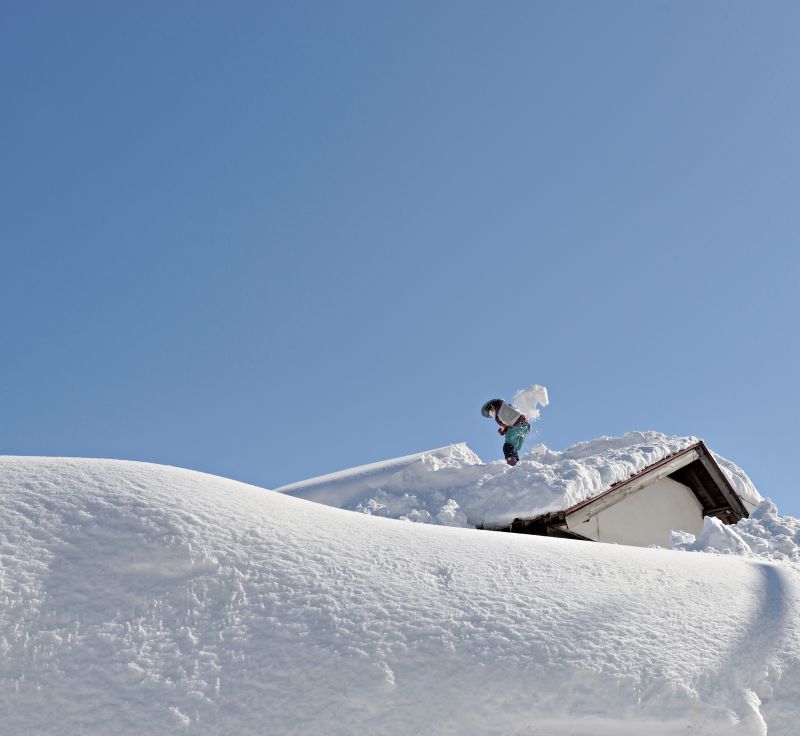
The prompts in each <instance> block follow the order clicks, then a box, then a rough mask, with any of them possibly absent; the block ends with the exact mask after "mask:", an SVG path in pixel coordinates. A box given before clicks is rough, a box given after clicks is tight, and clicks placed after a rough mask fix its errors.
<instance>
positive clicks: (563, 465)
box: [277, 386, 763, 526]
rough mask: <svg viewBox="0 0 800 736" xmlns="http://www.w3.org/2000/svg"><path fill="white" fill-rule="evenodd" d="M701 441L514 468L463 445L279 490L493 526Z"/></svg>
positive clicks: (563, 503)
mask: <svg viewBox="0 0 800 736" xmlns="http://www.w3.org/2000/svg"><path fill="white" fill-rule="evenodd" d="M533 388H534V389H538V388H540V387H538V386H534V387H533ZM529 391H530V389H529ZM545 398H546V397H545ZM695 442H697V438H696V437H670V436H667V435H664V434H660V433H659V432H631V433H629V434H626V435H623V436H622V437H601V438H599V439H596V440H593V441H591V442H582V443H579V444H577V445H574V446H573V447H570V448H568V449H567V450H564V451H563V452H557V451H554V450H550V449H548V448H547V447H545V446H544V445H537V446H535V447H534V448H533V449H532V450H531V451H530V452H529V453H527V454H523V455H522V457H521V459H520V462H519V463H518V464H517V465H516V466H515V467H513V468H511V467H509V466H508V465H506V463H505V462H504V461H502V460H498V461H496V462H490V463H483V462H482V461H481V459H480V458H479V457H478V456H477V455H476V454H475V453H474V452H472V451H471V450H470V449H469V448H468V447H467V446H466V445H465V444H459V445H452V446H450V447H443V448H439V449H437V450H431V451H430V452H423V453H419V454H417V455H409V456H407V457H403V458H398V459H397V460H392V461H387V462H382V463H375V464H373V465H365V466H362V467H360V468H355V469H353V470H350V471H343V472H340V473H334V474H332V475H326V476H322V477H320V478H312V479H310V480H307V481H301V482H299V483H293V484H291V485H288V486H283V487H282V488H279V489H277V490H278V491H280V492H282V493H287V494H290V495H293V496H297V497H300V498H306V499H309V500H312V501H317V502H319V503H324V504H327V505H330V506H336V507H339V508H344V509H349V510H353V511H361V512H363V513H365V514H372V515H375V516H386V517H390V518H395V519H408V520H410V521H421V522H426V523H431V524H446V525H448V526H479V525H485V526H492V525H499V524H507V523H509V522H511V521H513V520H514V519H515V518H518V517H520V518H525V517H532V516H536V515H538V514H543V513H546V512H548V511H559V510H561V509H566V508H569V507H571V506H573V505H575V504H576V503H579V502H581V501H584V500H586V499H587V498H591V497H592V496H596V495H597V494H598V493H601V492H602V491H604V490H606V489H607V488H609V487H610V486H612V485H613V484H614V483H617V482H618V481H621V480H625V479H627V478H629V477H630V476H631V475H633V474H634V473H638V472H639V471H641V470H643V469H644V468H646V467H647V466H648V465H651V464H652V463H655V462H657V461H659V460H662V459H663V458H665V457H668V456H669V455H671V454H673V453H675V452H677V451H678V450H681V449H683V448H685V447H688V446H689V445H691V444H693V443H695ZM715 457H716V458H717V460H718V461H719V462H720V466H721V467H722V470H723V472H724V473H725V475H726V476H727V477H728V479H729V480H730V481H731V483H732V484H733V486H734V488H735V489H736V490H737V492H738V493H739V495H740V496H741V497H742V498H743V500H744V501H745V504H746V505H747V506H748V507H749V508H750V509H754V508H755V507H756V506H757V505H758V504H759V503H760V502H761V501H762V500H763V499H762V497H761V496H760V494H759V493H758V491H757V490H756V489H755V487H754V486H753V484H752V482H751V481H750V479H749V478H748V477H747V474H746V473H745V472H744V471H743V470H741V469H740V468H739V467H737V466H736V465H735V464H734V463H732V462H730V461H728V460H725V459H724V458H720V457H719V456H715Z"/></svg>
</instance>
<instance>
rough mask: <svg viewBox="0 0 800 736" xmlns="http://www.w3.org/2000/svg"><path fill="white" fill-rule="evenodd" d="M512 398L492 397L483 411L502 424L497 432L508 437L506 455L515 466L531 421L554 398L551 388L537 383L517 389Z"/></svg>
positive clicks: (485, 414) (536, 417) (504, 450)
mask: <svg viewBox="0 0 800 736" xmlns="http://www.w3.org/2000/svg"><path fill="white" fill-rule="evenodd" d="M511 401H512V403H511V404H507V403H506V402H505V401H503V400H502V399H491V400H490V401H487V402H486V403H485V404H484V405H483V407H482V408H481V414H483V416H485V417H489V418H490V419H494V420H495V421H496V422H497V423H498V424H499V425H500V429H498V430H497V432H498V434H500V435H502V436H503V437H505V440H506V441H505V442H504V443H503V455H504V456H505V458H506V462H507V463H508V464H509V465H511V466H514V465H516V464H517V463H518V462H519V451H520V449H521V448H522V443H523V442H524V441H525V437H527V436H528V432H529V431H530V429H531V422H533V421H535V420H536V419H538V418H539V409H538V407H539V406H547V405H548V404H549V403H550V400H549V398H548V396H547V389H546V388H545V387H544V386H539V385H538V384H536V385H533V386H531V387H529V388H525V389H520V390H519V391H517V393H515V394H514V398H513V399H512V400H511Z"/></svg>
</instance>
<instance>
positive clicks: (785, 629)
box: [0, 434, 800, 736]
mask: <svg viewBox="0 0 800 736" xmlns="http://www.w3.org/2000/svg"><path fill="white" fill-rule="evenodd" d="M655 439H656V438H655V437H653V436H650V435H647V434H642V435H640V436H638V437H633V436H626V438H604V439H602V440H597V441H594V442H592V443H584V444H582V445H578V446H576V447H574V448H570V449H569V450H566V451H564V452H562V453H556V452H553V451H550V450H546V449H543V448H539V449H538V450H536V451H535V452H534V453H532V457H530V458H528V459H527V460H526V462H528V463H531V467H530V468H528V472H529V473H530V474H531V475H532V476H535V474H536V473H540V474H542V478H540V480H541V481H542V482H543V480H544V477H545V475H546V471H547V472H549V473H550V475H549V476H548V477H551V478H553V479H555V480H559V479H560V480H564V482H565V487H566V485H568V484H567V481H568V480H574V481H575V483H574V487H571V488H572V490H573V491H575V492H576V493H579V492H583V491H582V490H581V491H577V490H576V489H577V488H578V487H579V486H580V487H581V488H590V487H591V488H593V487H595V486H596V485H597V484H601V483H602V484H605V483H606V482H608V481H609V480H612V482H613V479H615V478H617V476H618V475H619V474H621V473H625V472H629V471H631V470H632V469H633V468H635V467H637V466H638V465H639V464H641V463H649V462H651V461H653V458H656V459H658V458H657V456H659V455H661V454H663V452H666V451H668V450H669V449H670V447H672V446H673V445H679V444H681V442H683V441H685V440H680V441H679V440H669V441H667V440H660V441H659V442H656V441H655ZM664 442H666V446H665V445H664ZM646 448H650V449H649V450H648V449H646ZM534 464H538V465H539V466H541V467H540V468H539V469H538V470H536V471H535V472H534ZM494 465H496V464H489V465H484V464H482V463H480V462H479V461H476V460H475V458H474V456H472V455H471V454H470V453H469V451H468V450H467V448H465V447H464V446H463V445H462V446H456V449H448V448H444V449H441V450H439V451H436V452H434V453H423V454H422V455H418V456H409V457H407V458H401V459H400V460H398V461H392V462H390V463H385V464H380V465H379V466H366V467H365V468H360V469H358V471H357V472H356V471H353V472H352V473H344V474H338V475H337V476H335V477H334V478H333V479H331V478H329V479H328V481H329V484H330V485H331V487H332V488H334V489H336V488H337V487H338V485H341V488H339V491H337V492H341V493H342V494H344V493H345V492H347V493H349V492H350V490H352V487H351V488H348V484H352V483H357V484H358V485H359V487H364V486H363V483H365V482H366V479H370V478H372V479H373V480H374V479H376V478H382V480H381V482H382V483H390V484H392V487H393V488H394V489H395V493H396V494H399V492H400V490H401V488H402V477H403V476H404V477H405V479H406V481H407V482H408V483H410V484H412V486H413V487H409V488H407V489H406V492H407V493H408V494H409V495H413V494H414V493H416V492H417V489H416V484H418V483H419V482H420V479H425V478H431V477H432V478H436V477H438V475H437V473H439V472H442V473H443V474H444V476H446V477H447V478H449V479H448V480H444V481H443V482H442V484H443V485H442V487H443V488H450V489H453V488H455V486H454V485H453V483H455V480H454V479H455V478H457V477H461V475H462V474H464V476H465V477H469V476H470V473H476V476H475V477H476V478H477V480H475V481H474V482H475V484H476V486H475V487H476V488H477V489H479V490H480V488H481V487H482V486H480V485H477V484H478V481H479V480H480V479H481V478H483V477H485V484H488V485H491V484H493V483H494V484H495V487H496V488H497V489H501V488H502V486H501V484H500V479H501V478H503V477H505V476H508V473H507V472H504V473H500V472H495V471H494V470H493V468H494ZM498 467H499V466H498ZM519 467H520V466H517V468H519ZM404 474H405V475H404ZM353 478H357V479H358V480H357V481H356V480H353ZM508 479H509V480H510V479H511V476H508ZM579 481H580V482H579ZM743 482H744V481H743ZM512 485H513V484H512ZM313 487H314V486H313V484H312V485H311V486H310V487H308V486H307V487H306V490H307V491H309V492H310V488H313ZM316 491H317V492H320V493H321V492H322V488H321V486H320V485H319V484H318V485H317V488H316ZM412 491H413V493H412ZM419 492H420V493H421V492H422V491H421V490H420V491H419ZM559 492H566V490H565V488H563V489H561V490H560V491H559ZM332 493H333V491H332ZM443 495H445V496H446V495H447V494H443ZM372 497H374V492H373V496H372ZM354 499H355V497H354V496H353V497H351V502H352V501H353V500H354ZM451 500H452V501H453V503H450V502H449V501H447V500H446V501H445V502H443V503H442V504H441V505H440V506H439V508H438V509H437V515H441V518H439V519H437V520H436V521H437V523H435V524H409V523H406V522H401V521H397V520H394V519H387V518H379V517H377V516H376V515H374V514H363V513H352V512H349V511H345V510H341V509H337V508H332V507H331V506H326V505H323V504H320V503H311V502H309V501H306V500H303V499H299V498H294V497H292V496H291V495H289V494H288V493H275V492H270V491H266V490H264V489H261V488H256V487H253V486H248V485H245V484H241V483H237V482H235V481H231V480H227V479H224V478H217V477H214V476H210V475H205V474H202V473H196V472H192V471H188V470H181V469H177V468H169V467H164V466H156V465H147V464H142V463H131V462H122V461H112V460H78V459H63V458H61V459H58V458H14V457H5V458H0V717H1V718H2V732H3V734H4V736H6V735H7V736H22V735H23V734H24V735H26V736H27V735H28V734H62V733H64V734H72V733H76V734H77V733H80V734H84V735H86V736H95V735H97V736H100V735H101V734H102V735H103V736H105V735H106V734H108V733H114V734H117V735H118V736H126V735H127V734H137V735H138V734H142V733H166V732H170V733H175V734H226V733H235V734H238V735H240V736H248V735H249V734H253V735H255V734H264V733H269V734H271V735H273V736H284V735H287V736H288V735H294V734H297V735H300V734H304V735H305V734H309V733H313V734H326V736H327V735H330V736H338V735H340V734H341V735H344V734H348V735H349V734H385V735H386V736H394V735H397V736H401V735H402V736H406V735H407V734H414V733H420V734H498V735H500V734H502V735H503V736H508V735H522V734H529V735H530V734H548V736H566V735H567V734H587V735H588V734H592V736H612V735H613V736H626V735H630V736H633V735H634V734H644V733H646V734H652V735H654V736H666V735H667V734H686V733H692V734H703V735H706V736H711V735H716V734H719V735H720V736H721V735H722V734H734V735H735V734H746V735H747V736H750V735H761V736H763V735H764V734H770V735H772V736H775V735H778V736H784V735H785V736H789V734H794V733H796V722H797V717H798V705H797V704H798V702H800V563H799V562H798V560H800V554H799V552H798V551H799V550H800V521H797V520H795V519H790V518H787V517H781V516H780V515H779V514H778V512H777V510H776V509H775V508H774V506H772V505H771V504H770V503H769V502H764V503H762V504H761V506H759V508H758V509H757V510H756V512H755V513H754V514H753V515H752V516H751V517H750V518H749V519H747V520H745V521H743V522H740V524H738V525H737V526H736V527H727V528H723V530H724V532H725V534H726V533H727V532H732V533H735V535H736V536H735V537H726V536H724V534H723V536H720V533H719V528H718V527H717V526H716V525H713V524H711V523H710V524H709V525H708V526H707V529H708V533H707V534H706V530H704V531H703V534H702V535H701V536H700V538H698V540H691V539H688V538H687V537H686V535H684V537H682V538H680V539H674V540H673V542H674V546H675V547H676V549H674V550H666V549H641V548H633V547H625V546H620V545H604V544H595V543H589V542H577V541H568V540H559V539H550V538H541V537H530V536H524V535H512V534H501V533H496V532H491V531H479V530H475V529H467V528H449V527H448V526H447V524H448V522H458V523H460V522H459V519H458V517H459V514H460V513H463V511H462V506H461V505H460V504H457V503H456V499H455V497H453V498H451ZM462 500H464V499H463V497H462ZM442 524H444V526H442ZM712 549H713V550H716V551H721V552H724V554H711V553H708V552H709V551H710V550H712Z"/></svg>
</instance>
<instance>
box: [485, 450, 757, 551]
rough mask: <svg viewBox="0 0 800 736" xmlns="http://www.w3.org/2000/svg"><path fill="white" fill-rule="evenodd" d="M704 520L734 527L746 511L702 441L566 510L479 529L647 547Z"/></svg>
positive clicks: (696, 532)
mask: <svg viewBox="0 0 800 736" xmlns="http://www.w3.org/2000/svg"><path fill="white" fill-rule="evenodd" d="M706 516H715V517H716V518H718V519H720V520H721V521H722V522H723V523H725V524H735V523H736V522H737V521H739V520H740V519H743V518H746V517H747V516H749V512H748V510H747V508H746V506H745V503H744V501H743V500H742V498H741V497H740V496H739V495H738V494H737V493H736V491H735V490H734V488H733V486H732V485H731V484H730V482H729V481H728V479H727V478H726V476H725V474H724V473H723V471H722V469H721V468H720V466H719V464H718V463H717V461H716V460H715V459H714V457H713V455H712V454H711V452H709V450H708V448H707V447H706V446H705V444H704V443H703V442H702V441H700V442H697V443H695V444H693V445H691V446H689V447H686V448H685V449H683V450H680V451H679V452H676V453H674V454H673V455H670V456H669V457H667V458H664V459H663V460H661V461H659V462H656V463H653V464H652V465H649V466H648V467H646V468H644V469H643V470H641V471H640V472H638V473H636V474H635V475H632V476H631V477H630V478H628V479H627V480H624V481H621V482H619V483H615V484H614V485H613V486H611V487H610V488H608V489H607V490H605V491H603V492H602V493H600V494H598V495H596V496H593V497H592V498H589V499H587V500H585V501H582V502H581V503H578V504H576V505H574V506H572V507H570V508H566V509H562V510H560V511H551V512H549V513H546V514H541V515H538V516H534V517H532V518H517V519H514V521H513V522H512V523H511V524H509V525H504V526H490V525H484V526H483V527H481V528H485V529H494V530H496V531H505V532H514V533H518V534H537V535H543V536H550V537H567V538H571V539H583V540H591V541H595V542H611V543H618V544H628V545H633V546H637V547H647V546H649V545H651V544H657V545H662V546H663V545H665V544H666V543H667V541H668V539H669V534H670V532H671V531H673V530H676V531H677V530H680V531H685V532H690V533H691V534H694V535H695V536H698V535H699V534H700V531H701V530H702V528H703V519H704V517H706Z"/></svg>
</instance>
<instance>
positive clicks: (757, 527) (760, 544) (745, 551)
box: [670, 499, 800, 564]
mask: <svg viewBox="0 0 800 736" xmlns="http://www.w3.org/2000/svg"><path fill="white" fill-rule="evenodd" d="M670 547H671V548H672V549H679V550H686V551H694V552H717V553H721V554H736V555H744V556H747V557H760V558H762V559H765V560H773V561H778V562H792V563H798V564H800V520H798V519H795V518H792V517H791V516H780V515H779V514H778V509H777V508H776V507H775V504H774V503H772V501H770V500H769V499H767V500H765V501H763V502H762V503H761V504H760V505H759V506H758V508H757V509H756V510H755V511H754V512H753V513H752V514H751V515H750V516H749V517H748V518H747V519H742V520H741V521H740V522H739V523H737V524H735V525H733V526H725V525H724V524H722V523H721V522H720V521H719V520H718V519H714V518H708V517H707V518H706V519H705V521H704V526H703V531H702V532H701V534H700V536H699V537H698V538H697V539H695V538H694V536H692V535H691V534H685V533H682V534H678V533H676V534H673V538H672V543H671V544H670Z"/></svg>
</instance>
